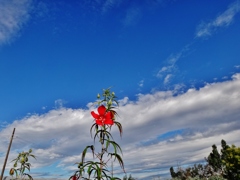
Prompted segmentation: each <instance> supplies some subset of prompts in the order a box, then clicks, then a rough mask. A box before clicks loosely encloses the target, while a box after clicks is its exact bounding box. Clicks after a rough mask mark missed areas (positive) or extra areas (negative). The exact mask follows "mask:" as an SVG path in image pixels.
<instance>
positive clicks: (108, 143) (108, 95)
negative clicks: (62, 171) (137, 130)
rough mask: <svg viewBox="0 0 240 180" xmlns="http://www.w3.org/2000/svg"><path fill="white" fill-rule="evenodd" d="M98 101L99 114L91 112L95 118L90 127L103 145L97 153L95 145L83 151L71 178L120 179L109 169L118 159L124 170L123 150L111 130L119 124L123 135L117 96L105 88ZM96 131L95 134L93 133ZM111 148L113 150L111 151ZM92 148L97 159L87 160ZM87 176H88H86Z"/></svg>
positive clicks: (94, 137) (94, 157)
mask: <svg viewBox="0 0 240 180" xmlns="http://www.w3.org/2000/svg"><path fill="white" fill-rule="evenodd" d="M97 98H98V101H97V102H96V104H97V106H98V109H97V111H98V114H97V113H95V112H94V111H92V112H91V114H92V117H93V118H94V119H95V121H94V124H93V125H92V126H91V128H90V133H91V136H92V137H93V139H94V142H95V141H96V139H99V141H98V142H99V143H100V146H101V152H99V153H96V152H95V147H94V145H90V146H86V148H85V149H84V150H83V152H82V158H81V161H80V162H79V163H77V164H78V170H77V171H76V172H75V174H74V175H73V176H71V177H70V179H71V178H72V179H74V180H75V179H85V180H89V179H91V178H93V179H96V180H102V179H107V180H116V179H119V178H117V177H114V176H113V173H112V174H111V173H110V172H109V169H108V166H107V164H108V162H113V161H115V160H117V161H118V163H119V164H120V167H121V168H122V169H123V171H124V163H123V160H122V158H121V155H120V154H119V153H121V154H122V150H121V147H120V146H119V145H118V144H117V143H116V142H115V141H114V139H113V137H112V135H111V133H110V131H111V128H112V126H113V125H115V126H117V128H118V130H119V132H120V136H121V135H122V125H121V123H119V122H117V121H116V116H117V112H116V111H115V108H116V107H117V106H118V102H117V100H116V98H117V97H116V96H115V93H114V92H111V91H110V89H106V90H103V94H102V99H101V96H100V94H98V95H97ZM93 132H94V135H93ZM109 148H111V149H112V150H113V152H110V151H109ZM88 150H90V151H91V153H92V156H93V159H94V160H95V161H89V160H87V161H86V160H85V156H86V154H87V151H88ZM84 176H86V177H84Z"/></svg>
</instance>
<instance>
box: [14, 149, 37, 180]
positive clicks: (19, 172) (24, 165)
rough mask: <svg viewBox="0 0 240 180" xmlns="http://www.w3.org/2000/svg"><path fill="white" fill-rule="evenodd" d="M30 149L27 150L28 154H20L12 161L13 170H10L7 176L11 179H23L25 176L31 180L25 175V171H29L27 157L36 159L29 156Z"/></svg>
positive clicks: (29, 164)
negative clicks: (14, 177)
mask: <svg viewBox="0 0 240 180" xmlns="http://www.w3.org/2000/svg"><path fill="white" fill-rule="evenodd" d="M31 153H32V149H29V151H28V152H21V153H19V154H18V157H17V158H16V159H14V160H12V161H15V162H14V165H13V168H11V169H10V171H9V174H10V175H11V176H12V177H13V176H14V175H15V176H16V179H25V176H27V177H28V178H29V179H31V180H33V178H32V176H31V175H30V174H28V173H25V170H26V169H27V170H28V171H30V166H31V163H29V162H28V160H29V157H33V158H34V159H36V157H35V156H34V155H33V154H31ZM19 163H20V167H19V168H17V166H18V164H19Z"/></svg>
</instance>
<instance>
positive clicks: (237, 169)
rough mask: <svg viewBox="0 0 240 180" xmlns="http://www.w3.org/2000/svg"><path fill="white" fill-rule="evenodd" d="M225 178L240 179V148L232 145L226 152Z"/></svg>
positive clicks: (224, 163) (224, 161) (223, 160)
mask: <svg viewBox="0 0 240 180" xmlns="http://www.w3.org/2000/svg"><path fill="white" fill-rule="evenodd" d="M222 163H223V166H224V177H225V178H227V179H231V180H239V179H240V147H236V146H235V145H232V146H231V147H229V146H228V147H227V148H226V149H225V150H224V159H222Z"/></svg>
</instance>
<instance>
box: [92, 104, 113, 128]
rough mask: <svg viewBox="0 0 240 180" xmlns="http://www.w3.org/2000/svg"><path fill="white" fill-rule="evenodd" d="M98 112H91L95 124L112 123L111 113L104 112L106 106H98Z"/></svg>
mask: <svg viewBox="0 0 240 180" xmlns="http://www.w3.org/2000/svg"><path fill="white" fill-rule="evenodd" d="M98 113H99V114H96V113H95V112H94V111H92V112H91V114H92V116H93V117H94V118H95V120H96V123H97V125H100V126H103V125H104V124H109V125H113V120H112V118H113V114H112V112H110V111H109V112H106V108H105V106H104V105H101V106H99V107H98Z"/></svg>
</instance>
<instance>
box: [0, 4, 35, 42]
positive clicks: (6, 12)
mask: <svg viewBox="0 0 240 180" xmlns="http://www.w3.org/2000/svg"><path fill="white" fill-rule="evenodd" d="M31 3H32V1H31V0H21V1H19V0H1V1H0V45H2V44H5V43H9V42H11V41H12V39H13V38H14V37H16V36H17V35H18V33H19V31H20V30H21V29H22V27H23V25H24V24H25V23H26V22H27V21H28V19H29V12H30V10H31Z"/></svg>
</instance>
